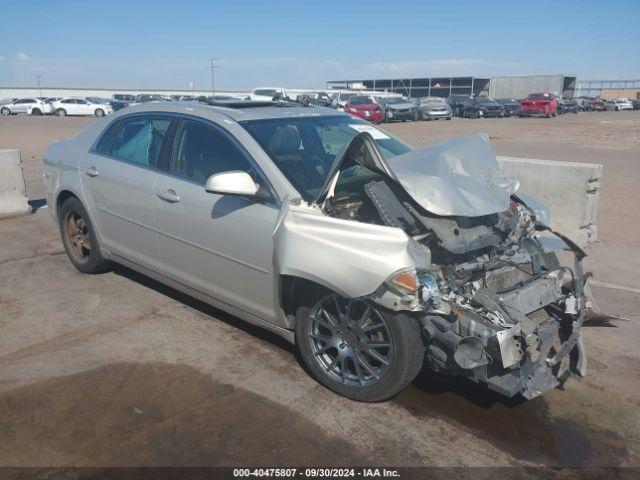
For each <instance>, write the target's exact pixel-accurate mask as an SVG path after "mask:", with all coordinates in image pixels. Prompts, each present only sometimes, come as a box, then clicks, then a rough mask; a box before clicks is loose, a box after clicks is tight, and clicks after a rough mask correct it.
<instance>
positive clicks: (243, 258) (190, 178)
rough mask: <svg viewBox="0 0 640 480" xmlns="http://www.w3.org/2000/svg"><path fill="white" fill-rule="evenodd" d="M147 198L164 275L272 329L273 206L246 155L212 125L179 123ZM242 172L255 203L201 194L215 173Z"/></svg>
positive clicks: (275, 209) (275, 212)
mask: <svg viewBox="0 0 640 480" xmlns="http://www.w3.org/2000/svg"><path fill="white" fill-rule="evenodd" d="M169 163H170V165H169V166H168V172H165V173H160V175H159V176H158V179H157V181H156V184H155V187H154V192H155V198H154V211H155V219H156V232H157V233H156V234H157V239H158V245H159V250H160V257H161V260H162V264H163V269H164V274H166V275H167V276H169V277H170V278H173V279H174V280H177V281H179V282H181V283H183V284H185V285H188V286H189V287H191V288H194V289H196V290H198V291H200V292H202V293H205V294H207V295H209V296H212V297H214V298H216V299H218V300H220V301H223V302H225V303H228V304H231V305H233V306H234V307H236V308H240V309H241V310H244V311H246V312H249V313H250V314H252V315H255V316H257V317H260V318H262V319H264V320H267V321H270V322H272V323H275V321H276V315H275V308H274V281H273V239H272V234H273V230H274V228H275V224H276V221H277V217H278V213H279V207H278V205H277V204H276V202H275V201H274V200H273V198H274V197H273V196H272V195H271V194H270V193H269V187H268V183H267V181H266V179H265V177H264V176H263V175H262V173H261V172H260V171H259V170H258V167H257V166H256V165H255V163H254V162H253V160H252V159H251V158H250V156H249V155H248V153H246V151H245V150H244V149H243V148H242V147H241V146H240V145H239V143H238V142H237V141H236V140H235V139H234V138H233V137H232V136H231V135H230V134H229V133H228V132H227V131H226V130H224V129H223V128H221V127H220V126H218V125H216V124H213V123H210V122H207V121H204V120H197V119H191V118H189V119H187V118H183V119H182V120H181V121H180V123H179V125H178V126H177V128H176V134H175V140H174V145H173V151H172V154H171V159H170V162H169ZM227 171H245V172H247V173H249V174H250V175H251V176H252V178H253V179H254V181H256V183H258V184H259V185H260V190H259V192H258V196H257V197H251V198H248V197H242V196H234V195H228V194H215V193H208V192H206V191H205V183H206V181H207V179H208V178H209V177H210V176H211V175H214V174H216V173H222V172H227Z"/></svg>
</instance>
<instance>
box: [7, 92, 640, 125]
mask: <svg viewBox="0 0 640 480" xmlns="http://www.w3.org/2000/svg"><path fill="white" fill-rule="evenodd" d="M292 96H294V97H295V98H294V97H292ZM229 100H253V101H292V102H297V103H301V104H303V105H308V106H320V107H331V108H336V109H339V110H344V111H347V112H348V113H350V114H352V115H354V116H356V117H359V118H362V119H365V120H368V121H370V122H372V123H375V124H378V123H382V122H394V121H417V120H438V119H445V120H451V118H452V117H453V116H458V117H461V118H502V117H514V116H517V117H526V116H540V117H546V118H550V117H555V116H556V115H559V114H565V113H573V114H576V113H578V112H581V111H608V110H609V111H621V110H634V109H635V110H639V109H640V99H636V100H633V101H631V100H628V99H624V98H618V99H613V100H604V99H601V98H593V97H578V98H576V99H560V98H558V97H556V96H555V95H553V94H550V93H532V94H530V95H529V96H527V98H525V99H516V98H506V99H495V100H494V99H491V98H485V97H474V96H470V95H459V94H454V95H450V96H449V97H447V98H441V97H422V98H408V97H404V96H402V95H400V94H398V93H389V92H374V91H345V90H338V91H331V90H329V91H309V90H287V89H284V88H280V87H264V88H263V87H261V88H256V89H254V90H253V91H252V92H251V94H250V95H249V96H248V97H246V96H245V95H242V96H239V97H238V96H236V97H233V96H230V95H214V96H203V95H201V96H195V95H162V94H155V93H145V94H138V95H134V94H128V93H118V94H114V95H113V96H112V97H111V98H104V97H67V98H61V97H28V98H9V99H3V100H0V114H2V115H15V114H19V113H26V114H30V115H58V116H61V117H64V116H67V115H95V116H97V117H102V116H104V115H108V114H110V113H112V112H114V111H116V110H120V109H122V108H125V107H128V106H131V105H140V104H146V103H159V102H193V101H200V102H205V103H210V102H220V101H229Z"/></svg>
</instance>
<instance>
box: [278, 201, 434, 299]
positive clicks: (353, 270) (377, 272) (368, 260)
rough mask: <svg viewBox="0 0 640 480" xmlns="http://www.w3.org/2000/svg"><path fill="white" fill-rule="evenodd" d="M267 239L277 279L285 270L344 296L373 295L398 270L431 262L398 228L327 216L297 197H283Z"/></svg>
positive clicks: (425, 250)
mask: <svg viewBox="0 0 640 480" xmlns="http://www.w3.org/2000/svg"><path fill="white" fill-rule="evenodd" d="M273 240H274V259H273V263H274V267H275V272H276V275H274V280H275V281H276V282H278V285H279V284H280V282H279V278H280V277H281V276H282V275H290V276H293V277H297V278H302V279H305V280H310V281H312V282H315V283H317V284H320V285H322V286H324V287H326V288H328V289H330V290H333V291H334V292H336V293H338V294H340V295H341V296H343V297H346V298H358V297H364V296H373V295H374V294H375V292H376V291H378V289H379V287H380V286H381V285H383V284H384V282H385V280H386V279H387V278H389V276H391V275H392V274H393V273H394V272H396V271H398V270H402V269H428V268H429V267H430V266H431V256H430V252H429V249H428V248H425V247H423V246H421V245H419V244H417V243H416V242H415V241H414V240H413V239H412V238H411V237H410V236H408V235H407V234H406V233H405V232H404V231H403V230H401V229H400V228H392V227H387V226H381V225H374V224H370V223H362V222H354V221H350V220H343V219H338V218H333V217H330V216H327V215H325V214H324V213H323V212H322V211H321V210H320V209H319V208H318V207H315V206H308V205H307V204H305V203H303V202H302V201H301V200H300V199H294V200H293V201H289V199H285V201H284V202H283V206H282V209H281V211H280V216H279V218H278V222H277V224H276V228H275V230H274V233H273ZM279 289H280V287H279V286H278V288H276V292H277V295H278V296H279V298H281V297H280V292H279ZM394 298H395V299H397V296H394Z"/></svg>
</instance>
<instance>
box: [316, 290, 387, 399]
mask: <svg viewBox="0 0 640 480" xmlns="http://www.w3.org/2000/svg"><path fill="white" fill-rule="evenodd" d="M310 317H311V318H310V319H311V322H310V331H309V336H308V341H309V343H310V346H311V353H312V354H313V359H314V361H315V362H316V363H317V364H318V365H319V366H320V368H322V369H323V370H324V372H325V373H326V374H327V375H328V376H329V377H331V378H332V379H333V380H334V381H337V382H339V383H342V384H344V385H347V386H351V387H367V386H370V385H372V384H374V383H376V382H377V381H379V380H380V379H381V378H382V376H383V375H384V374H385V373H386V372H387V371H388V370H389V368H390V367H391V362H392V358H393V348H394V346H393V340H392V338H391V333H390V331H389V327H388V325H387V323H386V321H385V319H384V317H383V316H382V314H381V313H380V312H379V311H378V310H377V309H376V308H374V307H373V306H371V305H370V304H369V303H367V302H365V301H362V300H351V299H344V298H341V297H339V296H338V295H336V294H334V293H332V294H329V295H326V296H325V297H323V298H322V299H320V301H318V303H316V305H315V306H314V307H313V309H312V311H311V316H310Z"/></svg>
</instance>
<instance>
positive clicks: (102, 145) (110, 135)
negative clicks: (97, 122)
mask: <svg viewBox="0 0 640 480" xmlns="http://www.w3.org/2000/svg"><path fill="white" fill-rule="evenodd" d="M118 125H119V123H118V122H115V123H114V124H113V125H111V126H110V127H109V128H107V131H106V132H104V133H103V134H102V138H101V139H100V141H99V142H98V145H96V152H98V153H102V154H103V155H109V154H111V145H113V139H114V138H115V136H116V132H117V131H118Z"/></svg>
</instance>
